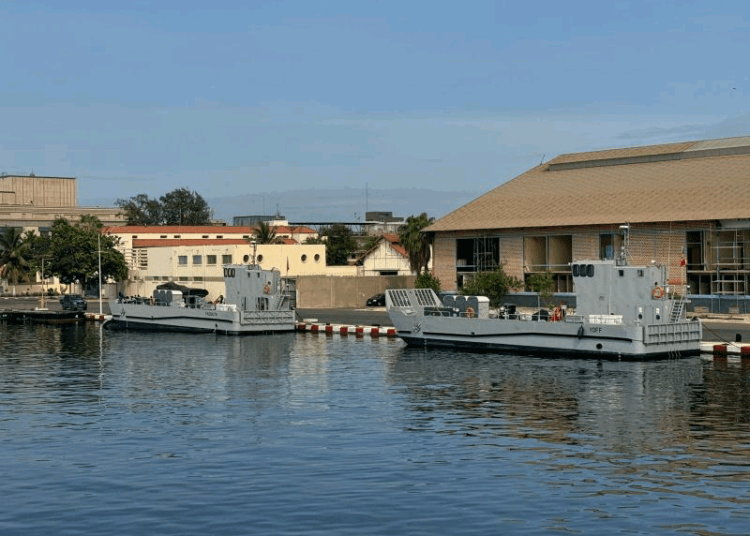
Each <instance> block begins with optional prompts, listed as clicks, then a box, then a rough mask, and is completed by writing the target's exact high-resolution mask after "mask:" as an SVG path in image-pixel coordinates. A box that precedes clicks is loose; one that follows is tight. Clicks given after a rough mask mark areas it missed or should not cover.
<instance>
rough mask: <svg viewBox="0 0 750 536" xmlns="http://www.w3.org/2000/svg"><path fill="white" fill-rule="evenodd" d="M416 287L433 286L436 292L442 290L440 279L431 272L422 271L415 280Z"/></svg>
mask: <svg viewBox="0 0 750 536" xmlns="http://www.w3.org/2000/svg"><path fill="white" fill-rule="evenodd" d="M414 288H431V289H432V290H434V291H435V292H440V279H438V278H437V277H435V276H434V275H432V274H431V273H430V272H422V273H421V274H419V275H418V276H417V279H416V280H415V281H414Z"/></svg>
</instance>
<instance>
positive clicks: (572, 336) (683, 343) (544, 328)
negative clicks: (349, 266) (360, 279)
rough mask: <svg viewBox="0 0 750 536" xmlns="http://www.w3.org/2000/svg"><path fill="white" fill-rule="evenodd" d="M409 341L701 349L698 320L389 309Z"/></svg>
mask: <svg viewBox="0 0 750 536" xmlns="http://www.w3.org/2000/svg"><path fill="white" fill-rule="evenodd" d="M390 316H391V320H392V322H393V324H394V327H395V328H396V332H397V335H398V336H399V337H400V338H401V339H403V340H404V342H406V343H407V344H408V345H410V346H416V347H451V348H461V349H465V350H473V351H501V352H512V353H517V354H523V355H540V356H545V357H557V356H559V357H571V356H573V357H580V358H595V359H629V360H643V359H663V358H674V357H688V356H693V355H699V354H700V339H701V326H700V323H699V322H682V323H679V324H670V325H669V326H670V327H669V329H668V330H666V329H665V328H663V327H662V326H659V327H658V328H659V329H658V330H656V332H654V328H653V327H650V326H642V325H636V326H624V325H604V324H584V323H580V322H544V321H542V322H537V321H524V320H504V319H494V318H490V319H479V318H446V317H430V316H414V315H407V314H404V313H401V312H399V311H391V315H390Z"/></svg>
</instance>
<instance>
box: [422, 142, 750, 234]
mask: <svg viewBox="0 0 750 536" xmlns="http://www.w3.org/2000/svg"><path fill="white" fill-rule="evenodd" d="M744 218H750V138H729V139H724V140H708V141H700V142H687V143H677V144H667V145H656V146H651V147H636V148H630V149H613V150H609V151H596V152H588V153H577V154H571V155H562V156H559V157H557V158H555V159H553V160H551V161H550V162H548V163H546V164H542V165H540V166H537V167H535V168H533V169H530V170H529V171H527V172H525V173H523V174H522V175H520V176H518V177H516V178H515V179H513V180H511V181H508V182H507V183H505V184H502V185H501V186H498V187H497V188H495V189H494V190H491V191H490V192H487V193H486V194H484V195H483V196H481V197H479V198H477V199H475V200H474V201H471V202H469V203H467V204H466V205H464V206H463V207H461V208H459V209H457V210H455V211H453V212H451V213H450V214H448V215H446V216H444V217H443V218H440V219H439V220H437V221H436V222H435V223H433V224H432V225H431V226H429V227H428V228H427V230H428V231H459V230H484V229H509V228H521V227H555V226H575V225H599V224H619V223H625V222H631V223H644V222H668V221H691V220H692V221H695V220H712V219H744Z"/></svg>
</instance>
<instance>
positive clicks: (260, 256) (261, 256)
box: [256, 255, 263, 263]
mask: <svg viewBox="0 0 750 536" xmlns="http://www.w3.org/2000/svg"><path fill="white" fill-rule="evenodd" d="M256 260H257V262H259V263H261V262H263V255H258V256H257V257H256Z"/></svg>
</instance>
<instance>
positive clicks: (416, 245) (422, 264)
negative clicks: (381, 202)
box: [398, 212, 435, 274]
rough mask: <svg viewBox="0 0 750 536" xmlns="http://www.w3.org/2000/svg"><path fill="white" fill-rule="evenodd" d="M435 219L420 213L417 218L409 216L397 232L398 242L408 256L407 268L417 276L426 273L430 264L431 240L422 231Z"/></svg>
mask: <svg viewBox="0 0 750 536" xmlns="http://www.w3.org/2000/svg"><path fill="white" fill-rule="evenodd" d="M433 221H435V218H430V217H428V216H427V213H426V212H422V214H420V215H419V216H409V217H408V218H406V222H405V223H404V225H402V226H401V227H400V228H399V230H398V240H399V242H401V245H402V246H404V248H405V249H406V252H407V254H408V255H409V266H410V267H411V270H412V272H416V273H417V274H420V273H422V272H423V271H425V272H426V271H427V266H428V265H429V263H430V245H431V242H432V240H431V238H430V236H429V235H427V234H426V233H423V232H422V230H423V229H424V228H426V227H427V226H428V225H430V224H431V223H432V222H433Z"/></svg>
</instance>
